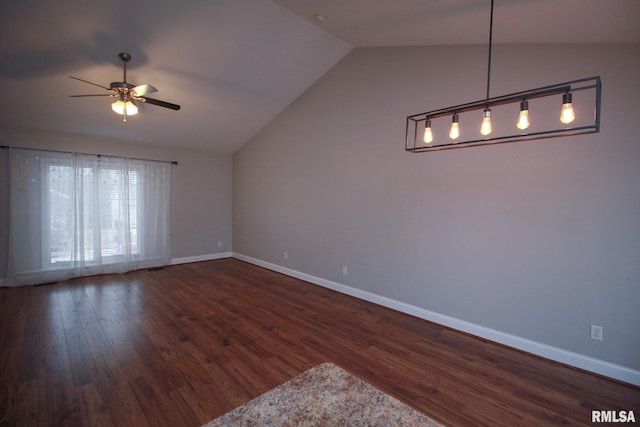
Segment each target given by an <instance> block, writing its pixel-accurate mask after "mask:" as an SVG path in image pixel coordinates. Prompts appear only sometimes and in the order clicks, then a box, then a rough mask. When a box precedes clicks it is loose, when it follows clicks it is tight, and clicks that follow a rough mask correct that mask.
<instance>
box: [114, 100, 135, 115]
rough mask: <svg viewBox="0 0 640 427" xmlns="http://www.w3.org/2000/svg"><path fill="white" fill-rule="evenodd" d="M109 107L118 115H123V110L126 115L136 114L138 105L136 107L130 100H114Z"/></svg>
mask: <svg viewBox="0 0 640 427" xmlns="http://www.w3.org/2000/svg"><path fill="white" fill-rule="evenodd" d="M111 109H112V110H113V111H115V112H116V113H118V114H120V115H123V114H124V113H125V110H126V112H127V116H133V115H135V114H138V107H136V106H135V104H134V103H133V102H131V101H126V102H125V101H120V100H119V101H116V102H114V103H113V104H111Z"/></svg>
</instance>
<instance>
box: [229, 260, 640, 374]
mask: <svg viewBox="0 0 640 427" xmlns="http://www.w3.org/2000/svg"><path fill="white" fill-rule="evenodd" d="M232 256H233V257H234V258H237V259H239V260H242V261H246V262H248V263H251V264H255V265H258V266H260V267H264V268H267V269H269V270H273V271H277V272H279V273H282V274H286V275H287V276H291V277H295V278H297V279H301V280H304V281H306V282H310V283H313V284H315V285H319V286H322V287H325V288H328V289H332V290H334V291H338V292H341V293H344V294H347V295H350V296H353V297H356V298H359V299H362V300H365V301H369V302H372V303H374V304H378V305H382V306H384V307H388V308H391V309H394V310H397V311H400V312H403V313H406V314H410V315H412V316H415V317H418V318H421V319H424V320H428V321H430V322H434V323H438V324H440V325H444V326H447V327H449V328H452V329H456V330H459V331H462V332H466V333H468V334H471V335H475V336H477V337H480V338H484V339H487V340H490V341H493V342H497V343H500V344H503V345H506V346H509V347H513V348H516V349H518V350H522V351H525V352H527V353H531V354H534V355H536V356H540V357H544V358H546V359H550V360H553V361H556V362H560V363H564V364H566V365H569V366H573V367H576V368H580V369H584V370H585V371H590V372H593V373H596V374H599V375H603V376H606V377H609V378H614V379H616V380H619V381H624V382H627V383H629V384H634V385H637V386H640V371H637V370H634V369H631V368H627V367H625V366H621V365H616V364H614V363H610V362H606V361H604V360H600V359H595V358H593V357H589V356H585V355H582V354H579V353H574V352H571V351H568V350H563V349H561V348H557V347H553V346H550V345H547V344H542V343H539V342H536V341H531V340H528V339H526V338H521V337H518V336H516V335H511V334H508V333H505V332H500V331H497V330H495V329H491V328H486V327H484V326H480V325H476V324H474V323H470V322H467V321H464V320H460V319H457V318H454V317H450V316H446V315H443V314H440V313H436V312H433V311H430V310H426V309H424V308H420V307H416V306H413V305H411V304H406V303H404V302H400V301H396V300H393V299H391V298H387V297H383V296H380V295H376V294H373V293H371V292H367V291H363V290H361V289H356V288H353V287H351V286H346V285H343V284H340V283H337V282H332V281H330V280H326V279H323V278H321V277H316V276H312V275H310V274H306V273H302V272H299V271H296V270H292V269H290V268H287V267H283V266H280V265H277V264H272V263H270V262H266V261H262V260H260V259H256V258H252V257H249V256H247V255H243V254H240V253H237V252H233V253H232Z"/></svg>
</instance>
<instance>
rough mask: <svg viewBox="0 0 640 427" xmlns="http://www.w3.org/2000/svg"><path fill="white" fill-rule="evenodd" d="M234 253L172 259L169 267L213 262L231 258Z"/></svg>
mask: <svg viewBox="0 0 640 427" xmlns="http://www.w3.org/2000/svg"><path fill="white" fill-rule="evenodd" d="M232 256H233V253H232V252H218V253H217V254H207V255H197V256H189V257H183V258H171V260H170V261H169V265H176V264H187V263H190V262H200V261H211V260H214V259H220V258H231V257H232Z"/></svg>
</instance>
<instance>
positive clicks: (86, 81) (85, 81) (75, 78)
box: [69, 76, 111, 90]
mask: <svg viewBox="0 0 640 427" xmlns="http://www.w3.org/2000/svg"><path fill="white" fill-rule="evenodd" d="M69 78H70V79H74V80H78V81H81V82H84V83H89V84H90V85H94V86H98V87H101V88H102V89H106V90H111V89H110V88H108V87H106V86H102V85H99V84H97V83H93V82H90V81H88V80H83V79H79V78H77V77H73V76H69Z"/></svg>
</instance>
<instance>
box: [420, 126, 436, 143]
mask: <svg viewBox="0 0 640 427" xmlns="http://www.w3.org/2000/svg"><path fill="white" fill-rule="evenodd" d="M422 140H423V141H424V143H425V144H431V143H432V142H433V132H432V131H431V120H427V121H426V122H425V124H424V136H423V137H422Z"/></svg>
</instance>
